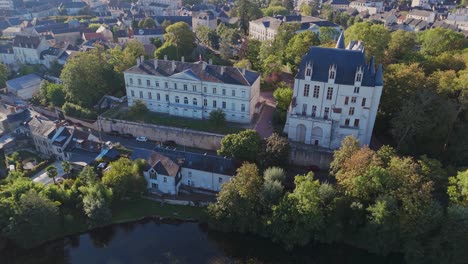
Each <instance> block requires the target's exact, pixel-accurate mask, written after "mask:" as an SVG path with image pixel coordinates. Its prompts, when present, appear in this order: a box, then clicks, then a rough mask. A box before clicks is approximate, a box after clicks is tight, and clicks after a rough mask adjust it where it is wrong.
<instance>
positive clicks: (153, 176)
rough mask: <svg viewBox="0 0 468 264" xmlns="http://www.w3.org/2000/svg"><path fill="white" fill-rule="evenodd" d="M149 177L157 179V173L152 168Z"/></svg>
mask: <svg viewBox="0 0 468 264" xmlns="http://www.w3.org/2000/svg"><path fill="white" fill-rule="evenodd" d="M150 179H152V180H157V179H158V174H156V172H155V171H154V170H151V171H150Z"/></svg>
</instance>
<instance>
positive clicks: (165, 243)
mask: <svg viewBox="0 0 468 264" xmlns="http://www.w3.org/2000/svg"><path fill="white" fill-rule="evenodd" d="M0 256H1V258H0V260H2V261H0V262H1V263H2V264H3V263H8V264H9V263H12V264H13V263H14V264H16V263H25V264H29V263H34V264H38V263H47V264H49V263H54V264H55V263H58V264H62V263H63V264H65V263H67V264H68V263H70V264H74V263H80V264H81V263H86V264H93V263H99V264H120V263H139V264H154V263H177V264H182V263H190V264H192V263H209V264H218V263H252V264H263V263H312V264H315V263H332V264H341V263H360V264H361V263H401V258H400V257H399V256H392V257H391V258H388V257H387V258H384V257H379V256H375V255H373V254H369V253H367V252H366V251H363V250H359V249H355V248H352V247H348V246H343V245H323V244H317V245H311V246H308V247H304V248H301V249H297V250H294V251H286V250H284V249H283V248H282V247H280V246H278V245H276V244H273V243H271V242H270V241H268V240H266V239H261V238H258V237H252V236H248V235H238V234H225V233H219V232H214V231H210V230H208V229H207V228H206V226H203V225H199V224H197V223H190V222H181V221H167V220H155V219H147V220H143V221H139V222H134V223H126V224H120V225H114V226H110V227H105V228H99V229H96V230H93V231H90V232H88V233H86V234H82V235H77V236H71V237H68V238H64V239H60V240H57V241H54V242H51V243H48V244H45V245H43V246H41V247H38V248H35V249H32V250H18V249H16V248H10V249H9V250H7V251H3V252H0ZM5 259H6V262H3V260H5Z"/></svg>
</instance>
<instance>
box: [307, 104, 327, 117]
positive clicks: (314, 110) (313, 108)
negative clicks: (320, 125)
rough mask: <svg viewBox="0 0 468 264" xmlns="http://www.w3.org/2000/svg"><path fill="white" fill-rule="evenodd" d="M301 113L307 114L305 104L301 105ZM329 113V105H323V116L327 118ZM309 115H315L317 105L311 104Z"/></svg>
mask: <svg viewBox="0 0 468 264" xmlns="http://www.w3.org/2000/svg"><path fill="white" fill-rule="evenodd" d="M302 115H304V116H305V115H307V104H303V105H302ZM329 115H330V107H325V108H324V111H323V118H324V119H328V117H329ZM311 116H312V117H316V116H317V106H316V105H313V106H312V113H311Z"/></svg>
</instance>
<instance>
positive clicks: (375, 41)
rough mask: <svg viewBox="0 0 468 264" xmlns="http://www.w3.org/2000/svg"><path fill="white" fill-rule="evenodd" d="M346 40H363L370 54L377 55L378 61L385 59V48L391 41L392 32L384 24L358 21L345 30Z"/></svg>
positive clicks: (367, 52)
mask: <svg viewBox="0 0 468 264" xmlns="http://www.w3.org/2000/svg"><path fill="white" fill-rule="evenodd" d="M345 37H346V42H347V43H348V42H349V41H351V40H362V41H363V42H364V45H365V47H366V54H367V55H368V56H375V58H376V61H377V62H380V61H382V59H383V55H384V52H385V49H386V48H387V45H388V42H389V41H390V33H389V32H388V30H387V29H386V28H385V27H384V26H383V25H377V24H372V23H370V22H361V23H356V24H354V25H352V26H350V27H349V28H348V29H346V31H345Z"/></svg>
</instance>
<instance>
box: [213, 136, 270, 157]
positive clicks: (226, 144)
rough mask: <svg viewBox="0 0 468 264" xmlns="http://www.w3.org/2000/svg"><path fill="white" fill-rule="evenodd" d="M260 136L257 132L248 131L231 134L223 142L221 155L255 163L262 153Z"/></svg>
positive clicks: (219, 152)
mask: <svg viewBox="0 0 468 264" xmlns="http://www.w3.org/2000/svg"><path fill="white" fill-rule="evenodd" d="M260 146H261V142H260V136H259V135H258V133H257V131H255V130H252V129H247V130H244V131H241V132H239V133H237V134H229V135H227V136H225V137H224V138H223V139H222V140H221V148H220V149H219V150H218V154H219V155H226V156H229V157H234V158H236V159H240V160H245V161H255V160H256V157H257V154H258V152H259V151H260Z"/></svg>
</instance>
